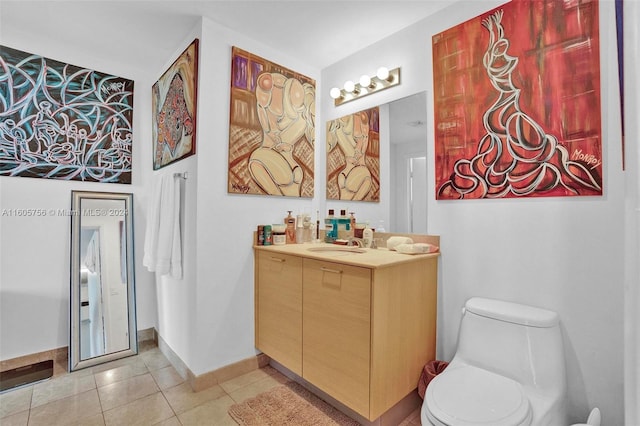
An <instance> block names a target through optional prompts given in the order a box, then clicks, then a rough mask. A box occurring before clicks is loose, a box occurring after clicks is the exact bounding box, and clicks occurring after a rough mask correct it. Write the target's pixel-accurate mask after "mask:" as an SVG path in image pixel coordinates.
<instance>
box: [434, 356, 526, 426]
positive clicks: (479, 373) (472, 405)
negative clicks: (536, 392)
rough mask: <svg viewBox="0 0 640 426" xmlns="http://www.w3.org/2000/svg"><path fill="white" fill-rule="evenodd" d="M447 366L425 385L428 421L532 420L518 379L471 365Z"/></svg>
mask: <svg viewBox="0 0 640 426" xmlns="http://www.w3.org/2000/svg"><path fill="white" fill-rule="evenodd" d="M450 367H451V366H449V368H447V370H446V371H445V372H444V373H442V374H440V375H438V376H436V377H435V378H434V379H433V380H432V381H431V383H429V386H428V387H427V392H426V394H425V404H426V414H427V416H428V417H429V420H430V421H431V422H433V423H435V424H441V425H457V426H479V425H491V426H516V425H517V426H520V425H529V424H531V418H532V411H531V405H530V403H529V399H528V398H527V396H526V395H525V394H524V393H523V391H522V387H521V386H520V384H519V383H518V382H516V381H514V380H511V379H509V378H507V377H504V376H500V375H498V374H495V373H492V372H490V371H487V370H484V369H481V368H478V367H474V366H471V365H463V366H460V367H457V368H453V369H451V368H450Z"/></svg>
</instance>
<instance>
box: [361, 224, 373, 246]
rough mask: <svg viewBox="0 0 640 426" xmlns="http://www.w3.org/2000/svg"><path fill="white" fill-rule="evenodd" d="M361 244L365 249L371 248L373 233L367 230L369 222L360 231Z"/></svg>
mask: <svg viewBox="0 0 640 426" xmlns="http://www.w3.org/2000/svg"><path fill="white" fill-rule="evenodd" d="M362 242H363V245H364V246H365V247H366V248H371V243H372V242H373V231H372V230H371V228H369V222H367V225H366V226H365V228H364V231H362Z"/></svg>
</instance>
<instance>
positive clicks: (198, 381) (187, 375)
mask: <svg viewBox="0 0 640 426" xmlns="http://www.w3.org/2000/svg"><path fill="white" fill-rule="evenodd" d="M156 333H157V332H156ZM158 348H159V349H160V352H162V353H163V354H164V356H166V357H167V359H168V360H169V362H170V363H171V365H173V368H175V369H176V371H177V372H178V374H180V376H181V377H182V378H183V379H184V380H186V381H187V383H189V386H191V389H192V390H193V391H194V392H200V391H202V390H205V389H208V388H210V387H212V386H215V385H217V384H219V383H222V382H226V381H227V380H230V379H233V378H235V377H238V376H241V375H243V374H246V373H250V372H251V371H253V370H257V369H259V368H262V367H265V366H267V365H269V357H268V356H266V355H265V354H263V353H260V354H257V355H256V356H253V357H250V358H246V359H243V360H240V361H238V362H234V363H233V364H229V365H226V366H224V367H220V368H218V369H216V370H212V371H209V372H207V373H204V374H199V375H195V374H194V373H193V372H192V371H191V370H190V369H189V367H187V365H186V364H185V363H184V361H182V359H180V357H179V356H178V355H177V354H176V353H175V352H174V351H173V349H171V347H170V346H169V345H168V344H167V342H165V341H164V339H163V338H162V336H160V335H159V334H158Z"/></svg>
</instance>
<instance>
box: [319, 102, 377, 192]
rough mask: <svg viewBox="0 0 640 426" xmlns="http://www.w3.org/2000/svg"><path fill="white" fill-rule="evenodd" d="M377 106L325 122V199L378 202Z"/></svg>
mask: <svg viewBox="0 0 640 426" xmlns="http://www.w3.org/2000/svg"><path fill="white" fill-rule="evenodd" d="M379 123H380V110H379V108H378V107H374V108H370V109H368V110H364V111H359V112H356V113H354V114H350V115H346V116H344V117H340V118H337V119H335V120H331V121H329V122H328V123H327V199H329V200H352V201H380V125H379Z"/></svg>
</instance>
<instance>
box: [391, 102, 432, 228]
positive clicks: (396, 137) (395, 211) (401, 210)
mask: <svg viewBox="0 0 640 426" xmlns="http://www.w3.org/2000/svg"><path fill="white" fill-rule="evenodd" d="M389 134H390V142H391V146H390V152H391V155H390V157H391V158H390V174H391V176H390V177H391V179H390V180H391V194H390V196H391V206H390V212H389V217H390V224H389V230H390V231H392V232H400V233H416V234H426V233H427V94H426V92H418V93H416V94H414V95H411V96H407V97H405V98H402V99H398V100H396V101H392V102H390V103H389Z"/></svg>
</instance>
